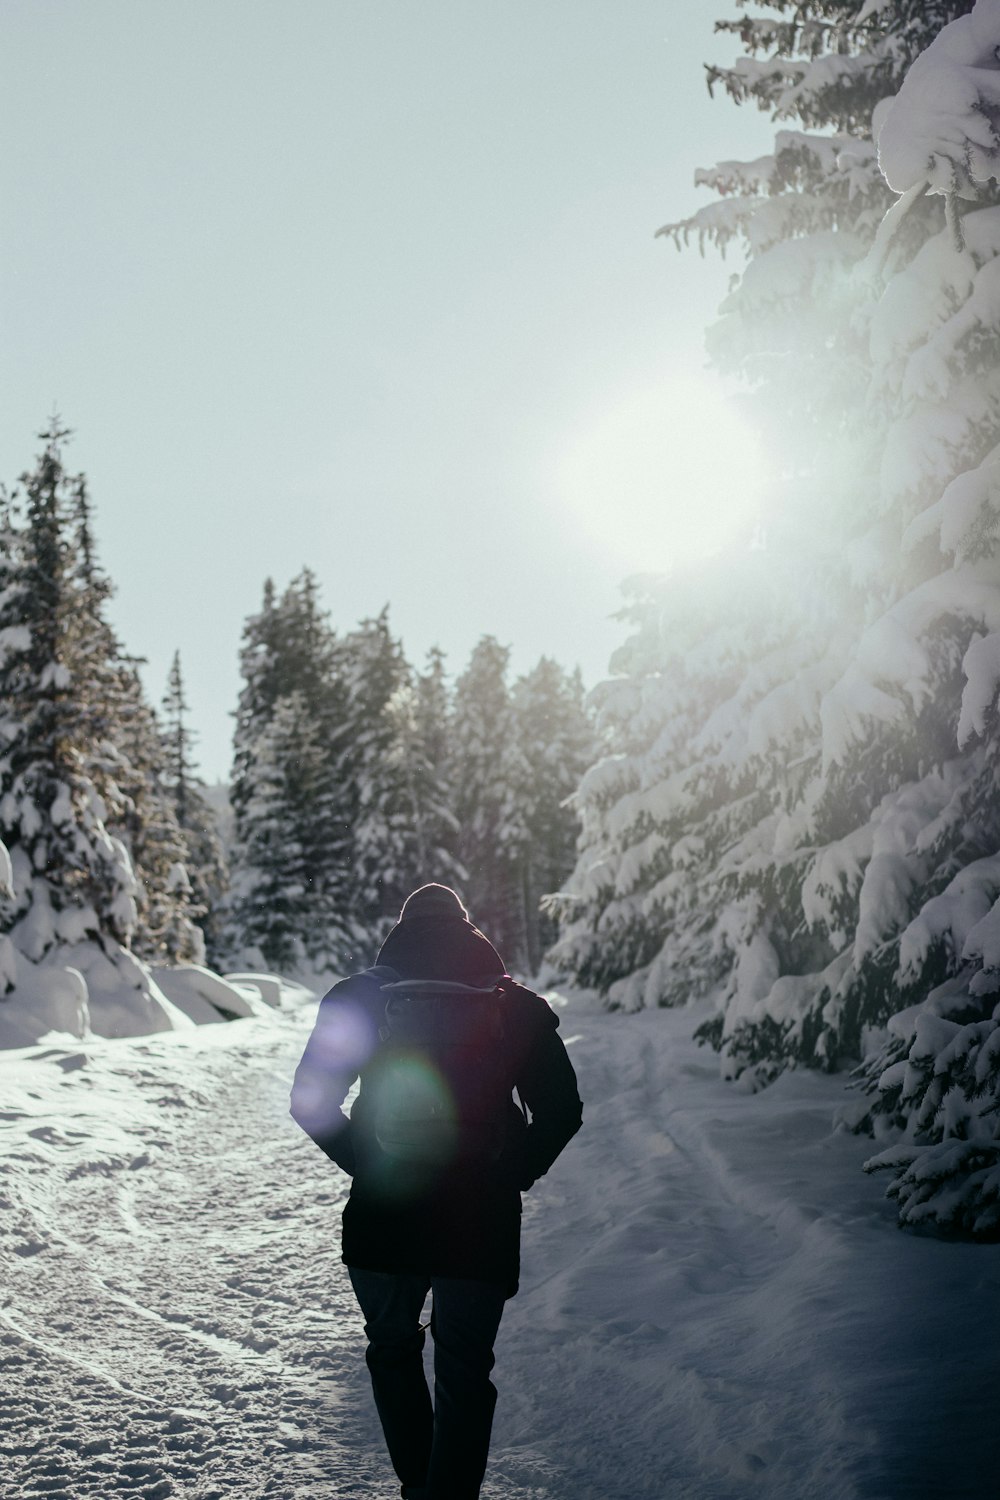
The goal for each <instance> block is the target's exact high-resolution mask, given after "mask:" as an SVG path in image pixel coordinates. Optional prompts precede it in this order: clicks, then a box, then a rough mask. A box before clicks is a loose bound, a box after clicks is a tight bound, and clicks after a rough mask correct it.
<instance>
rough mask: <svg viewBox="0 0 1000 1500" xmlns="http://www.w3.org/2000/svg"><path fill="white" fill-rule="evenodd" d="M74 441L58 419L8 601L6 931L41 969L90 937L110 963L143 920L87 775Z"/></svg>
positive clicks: (89, 724) (0, 748)
mask: <svg viewBox="0 0 1000 1500" xmlns="http://www.w3.org/2000/svg"><path fill="white" fill-rule="evenodd" d="M66 436H67V433H66V431H65V430H63V429H62V428H60V426H59V424H58V422H57V421H56V420H53V422H52V423H51V424H50V426H49V427H48V428H47V430H46V431H45V432H44V433H43V434H42V439H43V441H44V443H45V448H44V450H43V452H42V454H41V455H40V457H39V459H38V463H37V466H36V468H35V469H34V471H33V472H32V473H30V474H25V475H24V476H22V481H21V484H22V487H23V496H24V499H23V505H24V525H23V528H22V530H21V533H20V536H19V537H18V538H17V539H16V541H14V543H13V547H12V550H11V552H10V553H9V554H8V558H7V568H8V574H7V579H6V587H5V589H4V590H3V593H2V596H0V597H2V603H0V640H2V642H3V651H2V663H0V702H2V703H3V721H2V726H0V757H2V758H0V837H2V839H3V842H4V843H5V844H6V846H7V848H8V849H9V850H10V854H11V861H12V867H13V875H14V888H15V898H14V901H13V902H12V903H10V906H9V909H8V912H7V920H8V923H9V929H10V934H11V937H12V940H13V943H14V946H15V948H16V949H17V950H18V951H19V952H21V953H23V954H24V955H25V956H26V957H27V958H29V959H31V960H32V961H35V962H37V961H38V960H40V959H42V958H43V957H45V955H46V954H48V953H49V952H50V951H51V950H52V949H53V948H54V947H55V946H56V945H57V944H58V943H78V942H79V941H81V940H82V939H85V938H90V939H93V940H96V941H97V942H99V943H100V944H102V945H103V946H104V948H105V950H106V952H107V953H108V955H109V956H110V957H112V958H113V957H114V955H115V954H116V952H118V951H119V950H120V947H121V946H127V945H128V943H129V941H130V938H131V935H132V931H133V928H134V926H135V921H136V907H135V896H136V892H137V887H136V882H135V878H134V874H133V870H132V867H131V862H130V860H129V857H128V853H127V851H126V850H125V848H124V846H123V845H122V844H121V842H120V841H119V840H116V839H114V838H112V837H111V836H110V835H109V833H108V830H107V828H106V826H105V822H104V819H105V814H106V806H105V803H104V801H103V800H102V797H101V795H100V793H99V791H98V789H97V787H96V785H95V783H94V780H93V778H92V776H91V775H90V774H89V761H90V749H91V745H92V733H93V712H94V705H93V700H92V699H91V698H90V697H89V695H88V693H87V691H86V680H87V655H88V652H87V651H86V650H85V649H84V648H85V647H89V646H90V645H91V644H93V643H91V642H90V641H89V639H88V637H87V635H86V633H85V632H84V630H83V628H82V626H81V615H80V611H79V605H80V599H79V590H78V588H77V587H76V585H75V580H74V569H73V552H72V542H71V535H72V533H71V527H72V524H73V518H74V514H75V513H76V512H77V511H78V504H76V503H75V502H76V501H77V500H78V497H79V494H80V493H81V482H80V481H74V480H72V479H71V478H70V477H69V476H68V475H67V474H66V472H65V470H64V468H63V464H62V457H61V447H62V443H63V441H64V440H65V438H66ZM12 540H13V539H12ZM100 653H101V647H100V644H99V643H98V644H96V645H94V654H95V655H97V656H100Z"/></svg>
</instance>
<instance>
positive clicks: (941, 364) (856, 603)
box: [571, 3, 1000, 1233]
mask: <svg viewBox="0 0 1000 1500" xmlns="http://www.w3.org/2000/svg"><path fill="white" fill-rule="evenodd" d="M767 8H768V9H769V10H770V11H772V12H777V15H776V16H773V17H772V18H771V19H766V18H762V17H754V18H751V17H743V18H741V19H740V20H739V21H735V22H730V23H725V26H724V29H727V30H729V31H733V32H735V33H736V34H738V35H739V36H740V37H741V40H742V41H743V44H744V46H745V48H746V51H747V54H748V55H747V57H745V58H744V59H742V60H741V61H740V62H739V63H737V64H736V65H735V67H733V68H731V69H713V70H711V71H710V81H712V82H719V83H722V84H723V85H724V86H725V88H726V89H727V90H728V91H729V92H730V94H731V95H732V96H733V97H734V98H736V99H738V100H740V101H741V102H742V101H744V100H746V101H751V102H755V103H757V104H758V105H760V106H761V107H762V108H765V109H768V110H770V111H771V112H772V114H773V115H774V116H775V118H777V119H782V118H789V117H791V118H796V117H797V118H798V120H799V121H800V122H801V123H802V124H803V125H805V126H806V127H809V128H812V127H816V126H819V127H833V129H835V130H836V131H838V132H839V134H838V135H836V136H833V137H831V136H826V135H811V134H807V133H805V132H802V131H798V132H797V131H787V130H785V131H782V132H780V133H779V135H778V137H777V140H776V150H775V153H774V155H773V157H771V158H768V159H765V160H764V161H761V162H756V163H750V164H739V163H726V164H724V165H723V166H721V167H719V168H716V169H714V170H713V171H712V172H706V173H701V174H699V176H700V178H701V180H702V181H704V182H705V183H706V184H708V185H709V186H712V187H713V188H715V189H716V191H717V192H718V193H719V194H720V195H721V201H720V202H719V203H717V204H715V205H713V206H712V207H711V208H708V209H704V210H702V211H701V212H700V213H699V214H698V215H695V216H694V218H693V219H692V220H689V221H687V222H686V223H684V224H680V225H674V226H671V227H670V229H669V231H668V232H669V233H671V234H673V235H674V237H675V238H677V239H680V240H683V239H686V238H689V237H691V236H692V235H697V236H698V237H699V238H703V237H707V238H709V239H714V240H715V241H716V242H717V243H725V241H726V239H727V238H731V237H733V236H740V237H742V240H743V243H744V245H745V247H746V249H747V251H748V254H749V263H748V265H747V268H746V270H745V272H744V273H743V275H742V276H741V277H740V279H739V282H738V284H737V286H736V288H735V290H734V291H733V292H732V293H731V294H730V296H729V298H728V299H727V301H726V303H725V304H724V305H723V316H722V318H721V320H720V323H719V325H718V326H717V328H716V329H715V330H714V332H713V334H712V339H711V350H712V353H713V355H714V357H715V359H716V361H717V362H718V363H719V364H721V365H722V366H723V367H724V368H726V369H729V370H732V371H734V372H736V373H740V374H743V375H744V376H745V377H746V378H747V379H748V380H750V381H751V382H752V383H753V397H754V400H755V402H756V405H757V409H758V411H759V413H760V414H761V416H762V418H763V419H764V420H765V421H766V422H767V423H769V432H770V434H771V436H772V441H774V442H776V443H777V444H778V445H779V446H780V449H781V451H782V452H783V453H784V455H785V458H786V463H785V470H784V475H783V482H782V485H781V486H780V487H779V489H778V491H777V493H776V496H775V500H774V503H773V505H772V508H771V513H770V515H769V516H768V518H767V529H766V538H767V549H766V562H765V563H764V565H763V571H764V572H765V574H767V575H768V576H769V578H770V593H771V595H772V596H773V603H771V604H769V603H768V600H767V597H766V592H765V597H764V599H763V608H762V609H759V610H758V609H751V610H750V612H749V613H747V612H745V610H746V606H745V604H744V605H742V606H741V605H740V601H738V600H736V599H733V600H731V601H730V607H729V612H730V615H731V617H732V618H733V620H734V624H735V625H736V627H737V628H739V627H741V626H742V627H744V628H745V634H746V641H745V642H743V643H740V645H739V649H738V650H737V651H736V652H734V653H733V654H731V655H730V656H729V658H728V661H729V664H730V665H731V667H732V674H731V677H730V679H729V682H728V684H727V682H726V672H725V670H724V669H725V666H726V656H725V655H724V653H723V652H721V651H720V650H719V646H720V645H721V644H722V643H721V642H719V641H718V631H716V632H715V636H716V640H715V643H714V645H715V649H714V650H712V651H711V652H710V653H709V659H708V662H707V663H706V660H705V651H704V649H703V648H704V642H702V643H700V644H699V645H698V646H697V647H696V648H695V649H694V654H693V656H692V659H691V661H690V662H689V663H684V662H683V661H681V660H678V659H677V657H676V656H675V653H674V652H673V650H672V649H671V648H672V644H673V640H674V637H675V634H676V632H678V631H682V629H683V618H682V613H681V612H678V611H676V610H675V609H673V607H672V604H673V601H671V600H669V599H668V598H667V597H666V596H667V594H668V592H669V586H666V585H665V586H664V587H663V590H662V592H661V595H660V598H659V600H658V599H657V596H656V590H655V589H653V588H651V589H650V590H649V597H648V598H647V599H646V600H645V601H644V603H643V605H642V607H641V611H640V612H641V614H642V617H643V618H642V620H641V626H640V631H639V635H638V636H637V637H636V638H634V640H633V642H632V643H631V646H630V649H629V651H628V653H627V659H626V661H625V666H626V670H627V671H628V672H629V674H630V679H631V680H630V681H629V682H628V683H626V684H624V685H619V686H618V687H617V688H616V687H615V686H614V685H611V686H609V687H608V688H607V689H606V690H605V696H606V701H608V702H611V703H612V704H613V702H614V700H615V697H616V695H617V697H618V698H619V699H620V700H630V704H631V708H630V709H629V710H628V712H631V713H633V714H635V715H637V716H638V721H639V725H640V726H641V725H642V724H643V723H644V714H645V712H646V709H647V706H648V705H651V704H652V705H653V713H652V722H646V727H645V729H642V728H640V729H638V730H637V729H636V728H635V727H634V726H629V728H628V730H627V732H626V733H625V734H624V735H623V734H622V732H621V726H619V738H618V741H617V744H616V748H617V749H618V757H619V758H618V760H617V761H614V762H611V763H610V764H609V765H607V766H606V767H605V768H603V769H602V768H598V769H597V770H596V771H595V772H593V773H591V776H590V778H588V780H587V781H585V784H584V788H583V792H582V794H581V799H582V801H583V803H584V810H585V818H586V823H587V828H588V830H589V831H588V849H587V851H585V858H584V860H583V861H581V867H580V868H579V869H578V871H577V875H576V877H575V882H574V887H572V888H571V889H574V888H575V890H576V892H577V894H578V899H579V902H580V911H579V913H578V915H579V917H580V923H579V924H578V928H577V933H576V938H575V941H576V943H577V945H578V946H577V949H576V951H575V952H574V953H572V954H571V958H572V959H573V961H574V962H576V963H577V966H578V968H580V969H582V970H583V971H586V968H587V965H588V963H590V964H591V966H592V967H593V960H592V957H591V954H592V950H591V949H589V948H588V946H587V942H586V938H585V936H584V935H583V934H582V932H581V931H580V928H581V926H582V925H583V923H584V922H585V920H586V918H587V916H588V915H589V916H591V917H592V918H596V919H597V922H598V924H599V923H602V922H605V921H606V914H607V913H608V912H614V911H615V909H616V907H618V908H619V909H622V910H623V911H624V914H625V917H626V918H627V916H628V914H629V912H637V913H638V914H639V916H640V919H641V923H649V924H650V927H651V928H652V929H653V930H654V931H655V930H656V929H659V935H660V936H661V938H662V941H663V947H662V948H661V950H660V955H659V956H658V957H657V958H656V959H655V960H653V959H651V958H650V953H651V952H652V949H653V942H652V941H650V943H649V946H648V947H647V948H646V949H645V950H644V951H643V950H641V949H634V950H633V951H631V952H629V951H628V944H627V943H626V942H622V943H621V944H620V947H621V949H622V952H621V953H620V956H619V965H620V968H619V972H620V974H621V976H622V977H621V979H620V980H619V981H618V983H619V985H620V986H624V989H619V995H620V996H621V997H623V998H625V999H626V1000H627V999H632V998H635V997H636V995H637V996H638V998H639V999H640V1000H641V999H642V998H645V999H646V1000H647V1002H649V1001H655V1000H657V999H662V998H671V997H672V995H673V991H672V989H671V987H670V983H669V979H668V970H669V969H671V968H672V969H673V970H674V971H675V972H678V973H681V974H684V973H687V974H693V977H694V987H695V989H697V988H698V987H701V988H703V989H709V988H712V987H713V986H715V985H719V984H724V985H725V990H724V1002H723V1008H722V1010H721V1012H720V1014H719V1016H718V1018H717V1019H716V1020H715V1021H714V1022H713V1023H711V1024H710V1025H709V1026H708V1027H706V1028H705V1029H704V1034H706V1035H707V1036H708V1037H709V1038H710V1039H711V1040H713V1041H714V1042H715V1044H716V1045H718V1046H719V1047H720V1048H721V1051H722V1059H723V1066H724V1068H725V1069H726V1071H727V1072H728V1073H730V1074H737V1073H741V1072H743V1073H746V1074H747V1075H748V1076H751V1077H756V1078H757V1079H758V1080H766V1079H767V1078H768V1077H770V1076H773V1074H774V1073H775V1072H776V1071H778V1070H780V1069H781V1068H782V1067H784V1066H787V1065H788V1064H789V1063H792V1062H803V1063H808V1064H810V1065H813V1066H816V1065H818V1066H824V1067H835V1066H838V1065H840V1063H841V1062H842V1061H844V1060H849V1059H851V1058H852V1057H854V1058H856V1057H858V1056H860V1055H862V1054H865V1053H866V1052H867V1056H866V1060H865V1063H864V1065H863V1067H862V1069H861V1081H862V1083H863V1085H864V1087H865V1088H866V1089H867V1090H868V1097H867V1100H866V1101H865V1102H864V1103H863V1104H862V1106H861V1108H860V1110H859V1111H858V1114H859V1117H860V1118H859V1120H858V1123H859V1125H860V1126H862V1127H866V1128H869V1129H871V1130H873V1131H874V1132H875V1133H876V1134H879V1135H882V1134H884V1133H885V1132H889V1134H890V1135H891V1134H892V1133H893V1132H900V1131H902V1132H903V1133H904V1137H905V1139H904V1142H903V1143H902V1144H901V1145H897V1146H894V1147H890V1148H889V1150H888V1152H887V1153H883V1155H882V1156H881V1157H879V1158H876V1159H875V1161H874V1162H873V1163H872V1166H873V1168H874V1167H876V1166H886V1167H892V1168H894V1169H895V1171H896V1173H897V1176H896V1180H895V1182H894V1184H893V1188H892V1191H893V1192H894V1193H895V1195H896V1196H897V1197H898V1198H899V1201H900V1205H901V1215H902V1217H903V1218H904V1219H906V1220H907V1221H909V1222H920V1221H924V1222H927V1221H931V1220H935V1219H936V1220H937V1221H938V1222H941V1223H953V1224H955V1225H957V1226H958V1227H961V1228H966V1229H970V1230H972V1231H973V1232H976V1233H992V1232H994V1231H995V1229H996V1226H997V1222H998V1212H997V1203H998V1200H1000V1147H998V1144H997V1134H996V1132H997V1119H998V1116H1000V1109H998V1107H997V1104H998V1102H1000V1069H998V1066H997V1058H998V1057H1000V1044H997V1043H995V1042H994V1041H993V1040H992V1038H993V1035H994V1030H995V1028H996V1025H997V1021H996V1017H995V1012H994V1010H993V1001H994V999H995V979H994V977H993V970H994V965H995V964H996V947H995V939H994V938H993V933H994V931H995V923H996V921H997V918H996V917H995V916H994V915H993V913H994V910H995V903H996V899H997V897H998V896H1000V865H998V861H997V851H998V848H1000V814H998V811H997V809H998V807H1000V800H998V798H997V795H996V791H997V786H996V777H995V763H996V749H995V739H996V721H995V717H994V714H995V704H996V692H997V685H998V683H1000V667H997V666H996V663H997V661H998V660H1000V657H998V653H997V648H996V640H997V639H998V638H1000V631H998V626H1000V571H998V566H997V565H998V560H1000V559H998V545H1000V522H998V520H997V517H998V515H1000V506H998V504H997V502H996V499H995V494H996V463H997V457H996V455H997V453H998V452H1000V446H998V438H1000V431H998V428H1000V374H998V369H997V365H996V359H995V350H996V341H997V323H998V320H997V317H996V314H995V312H994V311H993V308H994V306H995V302H994V301H993V298H992V292H991V288H992V286H993V284H994V282H995V281H996V270H995V268H996V266H997V265H998V264H1000V208H998V206H997V203H998V193H997V187H996V177H997V168H998V165H1000V136H998V134H997V131H996V129H995V126H994V124H993V123H992V122H993V120H994V118H995V109H996V105H997V101H998V99H1000V70H998V66H997V61H996V58H997V55H998V54H997V51H996V49H997V46H998V45H1000V18H998V13H997V9H996V7H995V6H992V5H987V4H983V3H980V4H978V5H976V6H975V7H972V6H971V5H968V4H955V5H937V4H936V5H934V6H915V5H913V4H909V3H907V4H899V3H887V4H882V5H877V6H876V5H865V6H864V7H861V8H858V7H855V6H853V5H851V6H847V5H838V4H832V3H826V4H808V3H807V4H801V5H796V6H794V7H792V6H791V5H788V4H776V5H771V6H769V7H767ZM946 25H947V33H946V34H945V35H941V36H940V37H939V33H940V32H941V28H942V27H944V26H946ZM897 89H898V93H897V94H896V97H895V98H892V99H889V98H886V97H885V96H887V95H889V94H890V93H891V92H892V91H893V90H897ZM875 137H877V155H876V139H875ZM894 195H895V196H894ZM791 568H795V569H797V572H798V580H799V581H798V587H797V588H795V587H792V586H790V585H789V582H788V579H787V577H786V579H785V581H784V582H783V581H782V577H781V574H782V570H783V569H784V570H785V572H786V574H787V573H789V571H790V569H791ZM739 571H740V572H742V575H743V577H744V578H746V576H747V566H746V565H744V567H743V568H742V569H741V570H739ZM730 576H731V577H733V575H732V574H731V575H730ZM735 587H736V585H735V584H734V588H735ZM803 601H805V603H804V607H803ZM664 605H665V606H666V607H663V606H664ZM734 605H736V606H737V607H736V608H734ZM741 608H742V610H743V612H741ZM783 616H784V617H786V618H787V620H788V621H789V622H790V624H791V629H788V628H787V625H786V628H785V629H784V631H782V617H783ZM796 617H797V619H796ZM755 619H756V620H757V621H758V627H757V630H758V632H762V634H761V636H760V638H759V639H753V638H752V637H753V635H754V632H752V631H750V630H749V629H748V627H749V626H750V625H751V623H752V621H753V620H755ZM768 639H769V640H770V641H771V645H770V646H769V647H767V649H766V651H765V642H766V641H767V640H768ZM782 639H784V642H785V644H784V645H782ZM706 640H707V641H708V642H711V641H712V632H711V631H709V632H708V634H707V636H706ZM692 646H694V643H692ZM747 646H749V649H747ZM782 652H784V655H785V661H784V667H783V668H782V662H781V655H782ZM706 665H707V667H708V671H707V674H706V673H705V671H704V668H705V666H706ZM685 667H690V668H691V669H692V670H690V671H685ZM699 667H701V668H702V671H701V672H700V673H699V671H698V668H699ZM699 677H700V678H701V681H700V682H699V680H698V679H699ZM706 688H707V689H708V691H707V693H706V691H705V689H706ZM713 700H714V701H713ZM630 738H631V740H632V741H633V742H635V741H638V744H635V743H633V744H632V745H629V743H628V741H629V739H630ZM699 788H701V789H704V790H705V791H706V793H707V797H706V798H700V797H699ZM713 830H715V832H716V833H721V837H718V838H715V839H713V838H712V837H710V836H709V835H711V834H712V832H713ZM706 852H707V855H708V858H707V861H706ZM588 860H589V864H588V863H587V861H588ZM601 872H603V873H601ZM685 878H686V879H687V880H688V884H689V888H692V889H693V897H692V898H691V899H690V901H689V902H688V903H687V907H686V909H685V906H684V905H683V904H679V898H680V892H681V891H682V888H683V881H684V879H685ZM588 882H589V883H588ZM642 930H648V929H644V928H643V927H642V926H641V925H640V931H642ZM692 933H693V934H694V940H693V941H689V937H688V935H690V934H692ZM650 936H651V938H652V932H651V933H650ZM664 956H666V957H667V958H668V960H669V963H668V964H667V966H666V967H664V965H663V962H662V960H663V958H664ZM685 961H686V962H687V967H686V968H685V967H684V964H685ZM602 978H603V979H604V987H607V978H608V976H607V974H606V973H605V975H603V976H602ZM634 982H635V983H634ZM630 986H631V987H632V988H631V991H630V988H629V987H630ZM636 986H637V988H636ZM612 995H613V996H614V987H613V986H612ZM678 998H679V996H678ZM880 1028H886V1030H885V1031H881V1032H880ZM880 1035H881V1038H882V1039H881V1041H880V1040H879V1037H880Z"/></svg>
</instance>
